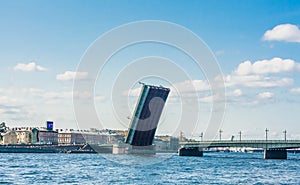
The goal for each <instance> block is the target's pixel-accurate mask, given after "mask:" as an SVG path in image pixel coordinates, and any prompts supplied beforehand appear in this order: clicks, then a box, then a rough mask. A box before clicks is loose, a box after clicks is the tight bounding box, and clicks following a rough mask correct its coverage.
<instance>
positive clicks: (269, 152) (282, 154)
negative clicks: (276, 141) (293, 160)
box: [264, 148, 287, 159]
mask: <svg viewBox="0 0 300 185" xmlns="http://www.w3.org/2000/svg"><path fill="white" fill-rule="evenodd" d="M264 159H287V151H286V149H284V148H272V149H264Z"/></svg>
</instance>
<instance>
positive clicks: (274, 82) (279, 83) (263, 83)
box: [225, 74, 294, 88]
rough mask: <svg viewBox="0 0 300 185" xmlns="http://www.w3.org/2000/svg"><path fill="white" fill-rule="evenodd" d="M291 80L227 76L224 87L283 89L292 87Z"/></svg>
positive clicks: (255, 76)
mask: <svg viewBox="0 0 300 185" xmlns="http://www.w3.org/2000/svg"><path fill="white" fill-rule="evenodd" d="M293 83H294V80H293V79H291V78H277V77H265V76H262V75H245V76H240V75H235V74H232V75H227V76H226V77H225V86H226V87H231V86H244V87H253V88H257V87H284V86H290V85H293Z"/></svg>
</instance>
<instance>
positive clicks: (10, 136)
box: [2, 131, 18, 145]
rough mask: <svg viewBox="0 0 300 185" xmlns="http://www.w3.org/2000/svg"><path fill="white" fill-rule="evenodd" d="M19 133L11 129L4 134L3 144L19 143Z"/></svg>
mask: <svg viewBox="0 0 300 185" xmlns="http://www.w3.org/2000/svg"><path fill="white" fill-rule="evenodd" d="M17 143H18V139H17V134H16V132H15V131H10V132H7V133H5V134H3V135H2V144H4V145H6V144H17Z"/></svg>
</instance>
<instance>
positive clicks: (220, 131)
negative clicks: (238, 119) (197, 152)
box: [219, 129, 223, 141]
mask: <svg viewBox="0 0 300 185" xmlns="http://www.w3.org/2000/svg"><path fill="white" fill-rule="evenodd" d="M222 132H223V130H221V129H220V130H219V134H220V135H219V136H220V141H221V140H222Z"/></svg>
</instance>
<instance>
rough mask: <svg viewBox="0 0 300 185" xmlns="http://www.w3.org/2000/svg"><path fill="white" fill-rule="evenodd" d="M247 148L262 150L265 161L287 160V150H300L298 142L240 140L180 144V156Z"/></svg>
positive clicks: (299, 142)
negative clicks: (212, 150)
mask: <svg viewBox="0 0 300 185" xmlns="http://www.w3.org/2000/svg"><path fill="white" fill-rule="evenodd" d="M218 147H241V148H242V147H247V148H262V149H264V158H265V159H287V151H286V150H287V149H292V148H300V140H240V141H236V140H235V141H231V140H229V141H227V140H222V141H195V142H193V141H189V142H181V143H180V148H179V155H180V156H203V149H204V148H218Z"/></svg>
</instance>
